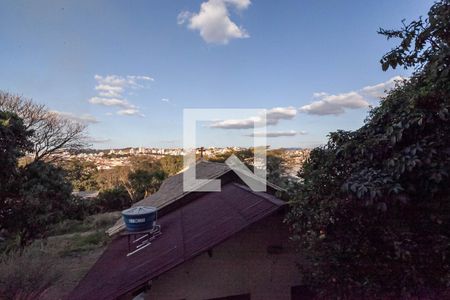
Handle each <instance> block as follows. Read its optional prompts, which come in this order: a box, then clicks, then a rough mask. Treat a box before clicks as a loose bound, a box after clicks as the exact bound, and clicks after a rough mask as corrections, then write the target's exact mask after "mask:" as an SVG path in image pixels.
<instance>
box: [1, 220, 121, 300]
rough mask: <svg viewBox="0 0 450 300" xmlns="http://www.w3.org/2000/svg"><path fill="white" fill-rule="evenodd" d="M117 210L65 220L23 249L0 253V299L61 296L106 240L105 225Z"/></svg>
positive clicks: (89, 263) (81, 274)
mask: <svg viewBox="0 0 450 300" xmlns="http://www.w3.org/2000/svg"><path fill="white" fill-rule="evenodd" d="M119 217H120V213H106V214H99V215H94V216H90V217H88V218H86V220H84V221H65V222H63V223H61V224H58V225H57V226H55V227H54V228H53V229H52V233H53V234H55V235H53V236H51V237H49V238H47V239H45V240H37V241H35V242H34V243H33V244H31V245H30V246H28V247H27V248H25V249H24V251H23V252H22V253H19V252H16V253H11V254H9V255H2V256H0V270H1V271H0V299H61V298H63V297H64V296H65V295H67V294H68V293H69V292H70V291H71V290H72V289H73V288H74V287H75V286H76V284H77V283H78V281H79V280H80V279H81V278H82V277H83V276H84V274H86V272H87V271H88V270H89V269H90V267H91V266H92V265H93V264H94V263H95V261H96V260H97V259H98V257H99V256H100V255H101V253H102V252H103V250H104V249H105V246H106V245H107V243H108V240H109V238H108V236H107V235H106V234H105V233H104V231H105V229H106V228H107V227H108V226H110V225H111V224H113V223H114V222H115V221H116V220H117V219H118V218H119Z"/></svg>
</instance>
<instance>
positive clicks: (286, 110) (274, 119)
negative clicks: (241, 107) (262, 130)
mask: <svg viewBox="0 0 450 300" xmlns="http://www.w3.org/2000/svg"><path fill="white" fill-rule="evenodd" d="M296 114H297V110H296V109H295V108H294V107H275V108H272V109H269V110H267V112H266V122H265V123H264V122H263V121H264V119H263V117H262V116H253V117H249V118H246V119H230V120H220V121H216V122H214V123H213V124H211V125H210V126H209V127H212V128H221V129H249V128H253V127H262V126H269V125H276V124H278V122H279V121H280V120H291V119H292V118H294V117H295V115H296Z"/></svg>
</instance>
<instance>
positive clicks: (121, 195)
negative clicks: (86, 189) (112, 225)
mask: <svg viewBox="0 0 450 300" xmlns="http://www.w3.org/2000/svg"><path fill="white" fill-rule="evenodd" d="M95 203H96V205H97V206H98V207H99V209H100V211H101V212H107V211H117V210H122V209H125V208H128V207H130V205H131V198H130V196H129V194H128V192H127V190H126V189H125V188H124V187H123V186H122V185H119V186H116V187H114V188H111V189H107V190H103V191H101V192H100V194H99V195H98V197H97V199H96V200H95Z"/></svg>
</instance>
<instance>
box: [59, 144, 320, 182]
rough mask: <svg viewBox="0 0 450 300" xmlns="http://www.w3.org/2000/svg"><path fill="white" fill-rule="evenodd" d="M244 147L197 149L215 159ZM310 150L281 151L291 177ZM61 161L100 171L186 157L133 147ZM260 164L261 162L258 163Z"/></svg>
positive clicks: (177, 152) (86, 153)
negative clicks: (144, 159)
mask: <svg viewBox="0 0 450 300" xmlns="http://www.w3.org/2000/svg"><path fill="white" fill-rule="evenodd" d="M246 149H247V148H244V147H223V148H221V147H209V148H202V150H200V149H197V155H200V154H203V156H204V157H207V158H215V157H219V156H222V155H224V154H226V153H230V152H239V151H243V150H246ZM310 151H311V150H310V149H279V150H277V152H279V153H281V157H282V159H283V167H284V170H285V172H286V174H284V175H287V176H289V177H292V178H295V177H297V174H298V172H299V171H300V170H301V167H302V165H303V163H304V161H305V160H306V159H307V158H308V157H309V154H310ZM57 155H58V157H59V158H60V159H63V160H70V159H80V160H83V161H87V162H91V163H93V164H95V165H96V166H97V169H99V170H107V169H111V168H115V167H121V166H127V165H129V164H130V158H131V157H134V156H152V157H154V158H155V159H159V158H161V157H164V156H179V155H185V152H184V150H183V148H146V147H137V148H134V147H131V148H123V149H103V150H95V149H86V150H85V151H84V152H81V153H71V152H68V151H64V152H60V153H58V154H57ZM256 164H259V162H256Z"/></svg>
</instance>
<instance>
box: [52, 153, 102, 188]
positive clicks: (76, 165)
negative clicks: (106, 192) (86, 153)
mask: <svg viewBox="0 0 450 300" xmlns="http://www.w3.org/2000/svg"><path fill="white" fill-rule="evenodd" d="M60 165H61V167H62V168H63V169H64V170H65V171H66V174H67V178H68V180H69V181H70V182H71V183H72V186H73V188H74V189H75V190H78V191H95V190H98V188H99V187H98V183H97V174H98V170H97V167H96V165H95V164H94V163H92V162H88V161H82V160H79V159H71V160H68V161H64V162H62V163H61V164H60Z"/></svg>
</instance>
